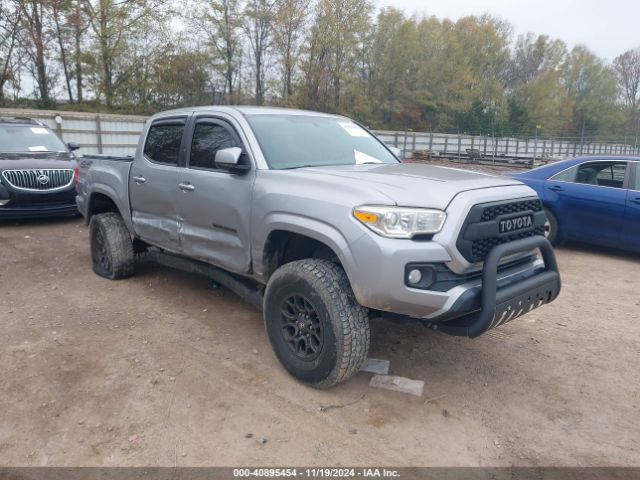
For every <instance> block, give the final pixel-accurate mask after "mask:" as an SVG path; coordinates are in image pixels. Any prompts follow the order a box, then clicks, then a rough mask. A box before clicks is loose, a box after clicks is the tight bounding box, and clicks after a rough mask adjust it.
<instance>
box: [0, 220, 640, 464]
mask: <svg viewBox="0 0 640 480" xmlns="http://www.w3.org/2000/svg"><path fill="white" fill-rule="evenodd" d="M88 245H89V244H88V229H87V228H86V227H85V226H84V224H83V223H82V221H81V220H78V219H62V220H48V221H37V222H36V221H25V222H18V223H16V222H4V223H0V282H1V284H2V290H1V291H0V318H1V320H0V364H2V372H3V374H2V376H1V377H0V411H1V412H2V414H1V416H0V465H4V466H25V465H33V466H35V465H64V466H97V465H127V466H151V465H161V466H174V465H191V466H196V465H197V466H201V465H225V466H233V465H256V466H266V465H272V466H282V465H323V466H326V465H376V466H382V465H388V466H422V465H428V466H434V465H457V466H461V465H464V466H476V465H485V466H486V465H491V466H509V465H526V466H539V465H544V466H546V465H581V466H587V465H600V466H609V465H617V466H620V465H636V466H637V465H640V461H639V459H640V410H639V405H640V399H639V396H638V394H639V389H640V374H639V369H638V358H639V353H640V340H639V339H640V316H639V314H638V312H639V307H640V299H639V296H638V278H639V274H640V260H638V258H637V255H636V256H633V255H627V254H623V253H619V252H615V251H608V250H601V249H594V248H590V247H583V246H576V245H570V246H566V247H562V248H560V249H559V250H558V258H559V263H560V267H561V270H562V275H563V292H562V293H561V296H560V297H559V299H558V300H557V301H556V302H555V303H553V304H551V305H548V306H545V307H543V308H541V309H538V310H536V311H534V312H533V313H531V314H529V315H527V316H526V317H523V318H520V319H518V320H516V321H514V322H511V323H510V324H508V325H506V326H504V327H502V328H500V329H497V330H494V331H492V332H490V333H488V334H486V335H484V336H482V337H480V338H478V339H475V340H468V339H460V338H453V337H447V336H444V335H442V334H439V333H436V332H432V331H428V330H426V329H425V328H423V327H421V326H420V325H408V326H397V325H394V324H389V323H385V322H383V321H376V322H374V323H373V325H372V345H371V356H372V357H376V358H384V359H389V360H390V361H391V373H392V374H395V375H402V376H406V377H409V378H413V379H419V380H424V381H425V393H424V396H423V397H421V398H418V397H413V396H408V395H404V394H401V393H397V392H390V391H383V390H378V389H373V388H371V387H369V385H368V382H369V379H370V378H371V374H367V373H359V374H358V375H357V376H356V377H354V378H353V379H352V380H351V381H349V382H347V383H345V384H342V385H339V386H338V387H336V388H334V389H332V390H329V391H316V390H313V389H310V388H307V387H305V386H303V385H301V384H299V383H297V382H296V381H295V380H293V379H292V378H291V377H289V376H288V375H287V373H286V372H285V371H284V370H283V369H282V368H281V367H280V365H279V364H278V362H277V360H276V358H275V356H274V355H273V353H272V352H271V350H270V347H269V345H268V340H267V337H266V335H265V332H264V328H263V323H262V318H261V315H260V314H259V313H258V312H256V311H255V310H253V309H252V308H251V307H249V306H247V305H246V304H244V303H242V302H241V301H240V300H239V299H238V298H237V297H235V296H234V295H233V294H232V293H230V292H228V291H226V290H224V289H212V288H211V286H210V284H209V283H208V282H207V281H206V280H205V279H203V278H201V277H198V276H195V275H190V274H186V273H182V272H177V271H173V270H170V269H167V268H164V267H160V266H155V265H151V264H144V263H142V264H140V265H138V269H137V274H136V276H135V277H133V278H131V279H128V280H124V281H119V282H110V281H107V280H104V279H102V278H99V277H97V276H96V275H94V274H93V273H92V271H91V267H90V258H89V248H88ZM345 404H350V405H348V406H343V407H342V408H331V409H322V408H320V407H322V406H329V405H337V406H341V405H345Z"/></svg>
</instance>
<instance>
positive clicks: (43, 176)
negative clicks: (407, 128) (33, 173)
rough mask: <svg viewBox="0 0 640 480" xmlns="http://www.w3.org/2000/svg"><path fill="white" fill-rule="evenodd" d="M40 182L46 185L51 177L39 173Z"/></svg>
mask: <svg viewBox="0 0 640 480" xmlns="http://www.w3.org/2000/svg"><path fill="white" fill-rule="evenodd" d="M38 183H39V184H40V185H46V184H47V183H49V177H48V176H47V175H45V174H44V173H41V174H40V175H38Z"/></svg>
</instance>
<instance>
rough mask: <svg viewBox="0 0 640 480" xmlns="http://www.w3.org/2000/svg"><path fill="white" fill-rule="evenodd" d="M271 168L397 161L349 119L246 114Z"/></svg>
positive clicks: (372, 137)
mask: <svg viewBox="0 0 640 480" xmlns="http://www.w3.org/2000/svg"><path fill="white" fill-rule="evenodd" d="M247 120H248V121H249V124H250V125H251V128H252V129H253V132H254V133H255V135H256V137H257V139H258V142H259V143H260V147H261V148H262V152H263V153H264V155H265V157H266V159H267V163H268V164H269V167H270V168H272V169H276V170H280V169H287V168H300V167H320V166H328V165H357V164H364V163H398V159H397V158H396V157H395V156H394V155H393V154H392V153H391V152H389V150H387V148H386V147H385V146H384V145H383V144H382V143H381V142H380V141H379V140H378V139H376V138H375V137H374V136H372V135H371V134H370V133H369V132H367V131H366V130H365V129H363V128H361V127H360V126H358V125H357V124H356V123H354V122H352V121H351V120H348V119H346V118H335V117H319V116H318V117H315V116H305V115H247Z"/></svg>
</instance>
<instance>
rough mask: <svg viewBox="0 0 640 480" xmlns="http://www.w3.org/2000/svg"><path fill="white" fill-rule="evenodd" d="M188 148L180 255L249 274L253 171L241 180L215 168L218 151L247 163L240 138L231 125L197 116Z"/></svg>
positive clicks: (183, 176)
mask: <svg viewBox="0 0 640 480" xmlns="http://www.w3.org/2000/svg"><path fill="white" fill-rule="evenodd" d="M190 130H191V131H192V132H193V133H192V135H191V141H190V142H189V147H188V149H187V168H185V169H184V170H182V171H181V175H180V189H181V192H180V195H179V200H178V216H179V221H180V223H181V230H180V236H181V243H182V249H183V252H184V254H185V255H188V256H189V257H192V258H197V259H200V260H203V261H205V262H208V263H211V264H213V265H217V266H220V267H223V268H225V269H228V270H231V271H234V272H238V273H246V272H248V271H249V270H250V264H251V251H250V239H249V235H250V229H249V222H250V218H251V195H252V190H253V181H254V178H255V170H253V169H252V170H250V171H249V172H248V173H246V174H244V175H238V174H233V173H230V172H227V171H224V170H220V169H218V168H216V166H215V163H214V157H215V154H216V152H217V151H218V150H220V149H222V148H230V147H240V148H241V149H242V150H243V152H244V153H243V154H242V157H241V159H240V162H247V163H250V159H249V156H248V153H247V151H246V149H245V147H244V144H243V142H242V140H241V137H240V135H239V134H238V132H237V131H236V129H235V128H234V127H233V125H232V124H231V123H228V122H227V121H225V120H223V119H221V118H213V117H203V116H201V117H196V118H194V120H193V126H192V128H191V129H190Z"/></svg>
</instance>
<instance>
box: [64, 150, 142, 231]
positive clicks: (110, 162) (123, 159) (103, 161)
mask: <svg viewBox="0 0 640 480" xmlns="http://www.w3.org/2000/svg"><path fill="white" fill-rule="evenodd" d="M132 162H133V157H132V156H129V155H127V156H114V155H99V154H95V155H83V156H82V157H80V158H79V159H78V166H79V179H78V191H77V196H76V204H77V205H78V210H79V211H80V213H81V214H82V215H83V216H84V217H85V218H86V217H87V215H86V213H87V202H86V199H87V194H88V187H89V185H90V186H91V192H92V193H95V192H98V193H104V194H105V195H108V196H110V197H111V198H113V199H114V200H115V201H116V203H117V204H118V208H119V209H120V213H121V215H122V216H123V218H124V219H125V221H126V222H128V221H130V220H129V219H130V216H129V212H130V211H131V210H130V205H129V171H130V170H131V165H132Z"/></svg>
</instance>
